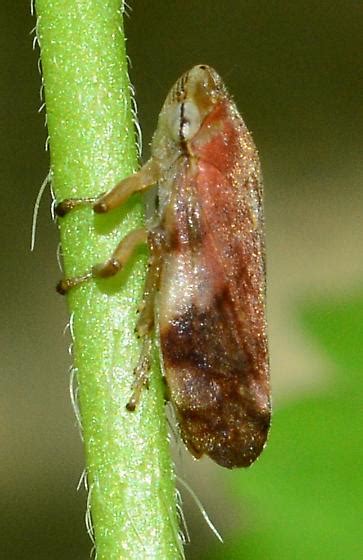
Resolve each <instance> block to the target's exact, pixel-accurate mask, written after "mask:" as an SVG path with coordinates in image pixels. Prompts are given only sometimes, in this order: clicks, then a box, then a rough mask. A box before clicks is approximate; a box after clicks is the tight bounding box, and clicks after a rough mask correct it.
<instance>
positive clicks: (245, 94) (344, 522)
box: [0, 0, 363, 560]
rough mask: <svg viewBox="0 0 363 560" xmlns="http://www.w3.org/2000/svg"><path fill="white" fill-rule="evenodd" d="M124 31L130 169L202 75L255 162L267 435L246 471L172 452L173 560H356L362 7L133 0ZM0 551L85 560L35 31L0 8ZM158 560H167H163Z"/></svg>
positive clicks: (24, 10)
mask: <svg viewBox="0 0 363 560" xmlns="http://www.w3.org/2000/svg"><path fill="white" fill-rule="evenodd" d="M130 3H131V8H132V11H131V12H130V17H129V18H128V19H126V22H125V25H126V30H127V37H128V43H127V47H128V54H129V56H130V58H131V61H132V69H131V70H130V74H131V78H132V81H133V83H134V85H135V88H136V94H137V102H138V106H139V118H140V122H141V126H142V129H143V136H144V158H146V157H147V155H148V153H149V141H150V139H151V135H152V132H153V130H154V127H155V123H156V119H157V115H158V112H159V110H160V107H161V104H162V102H163V99H164V97H165V95H166V93H167V91H168V89H169V87H170V86H171V85H172V83H173V82H174V81H175V79H176V78H177V77H178V76H179V75H180V74H181V73H182V72H183V71H185V70H187V69H188V68H189V67H191V66H193V65H194V64H197V63H207V64H209V65H212V66H214V67H215V68H216V69H217V70H218V72H219V73H220V74H221V76H222V77H223V78H224V80H225V82H226V83H227V85H228V88H229V90H230V92H232V93H233V95H234V97H235V100H236V102H237V105H238V107H239V108H240V111H241V113H242V114H243V116H244V118H245V120H246V122H247V124H248V126H249V128H250V130H251V131H252V132H253V135H254V139H255V142H256V144H257V146H258V148H259V150H260V154H261V159H262V164H263V170H264V176H265V185H266V197H265V198H266V200H265V206H266V221H267V250H268V296H269V300H268V313H269V331H270V339H271V367H272V386H273V392H274V405H275V406H274V408H275V415H274V423H273V427H272V433H271V438H270V442H269V446H268V447H267V449H266V451H265V452H264V454H263V456H262V457H261V459H260V460H259V462H258V463H257V464H256V465H255V466H253V467H252V468H251V469H249V470H247V471H239V472H237V471H236V472H235V471H234V472H229V471H224V470H222V469H220V468H218V467H216V466H214V465H212V464H211V463H210V462H209V461H208V460H205V461H204V460H203V461H201V462H199V463H196V462H194V461H192V460H191V459H190V458H189V457H188V456H186V455H184V453H182V458H181V459H178V473H179V475H180V476H181V477H182V478H183V479H184V480H186V481H187V483H188V484H189V485H190V486H191V487H192V488H193V490H194V492H195V493H196V494H197V495H198V497H199V499H200V500H201V501H202V503H203V504H204V507H205V508H206V511H207V512H208V514H209V515H210V517H211V518H212V519H213V520H214V522H215V524H216V526H217V527H218V529H219V530H220V531H221V532H222V534H223V536H224V540H225V542H226V544H225V545H224V546H222V545H220V544H219V543H218V542H217V541H216V540H215V539H214V537H213V535H212V533H211V531H210V529H209V528H208V527H207V526H206V524H205V522H204V521H203V517H202V515H201V513H200V512H199V510H198V508H197V506H196V504H195V503H194V502H193V501H192V500H191V499H190V498H189V497H188V495H187V494H186V493H185V491H184V490H183V488H181V491H182V494H183V496H184V514H185V517H186V519H187V522H188V525H189V530H190V535H191V544H190V545H189V546H188V547H187V549H186V555H187V558H188V559H191V560H196V559H202V560H203V559H205V560H206V559H207V558H208V559H222V558H224V559H229V560H230V559H231V560H240V559H241V560H242V559H243V560H245V559H248V560H258V559H260V558H261V559H262V558H263V559H264V560H266V559H268V560H275V559H276V560H284V559H286V560H296V559H300V558H301V559H303V558H304V559H307V558H308V559H309V560H310V559H315V558H316V559H317V558H319V559H320V558H329V559H330V560H331V559H336V560H340V559H343V558H344V560H350V559H352V560H353V559H358V558H361V557H363V556H362V555H363V549H362V539H361V527H360V524H361V519H362V513H363V511H362V503H363V492H362V466H363V460H362V442H361V436H362V427H361V426H362V422H361V410H362V407H361V404H362V400H361V390H362V372H363V351H362V346H363V345H362V333H363V327H362V324H363V289H362V278H363V258H362V255H363V233H362V221H363V190H362V177H363V170H362V163H361V152H362V132H363V130H362V129H363V124H362V122H363V121H362V91H361V87H360V86H361V84H362V80H361V78H362V73H361V68H362V64H361V58H362V46H363V45H362V43H363V41H362V23H363V22H362V19H363V18H362V6H361V5H360V3H359V2H353V1H349V0H348V1H347V0H346V1H335V2H326V1H298V2H284V1H282V0H276V1H273V2H268V1H259V0H254V1H246V2H236V1H234V2H232V1H229V0H225V1H224V2H223V3H221V2H215V1H210V2H205V3H201V2H196V1H189V2H159V3H158V2H149V1H143V2H130ZM0 10H1V22H2V31H1V34H0V45H1V48H0V58H1V80H0V88H1V109H0V118H1V130H0V131H1V138H0V159H1V166H0V172H1V189H2V204H1V210H0V211H1V221H0V227H1V256H2V258H1V261H2V270H3V274H2V277H1V294H2V309H3V312H2V317H3V320H2V324H1V346H2V348H1V350H2V360H1V369H2V372H1V385H2V388H1V392H0V399H1V403H0V418H1V420H0V445H1V461H0V550H1V551H2V557H4V558H9V559H10V558H11V559H14V560H17V559H25V558H26V559H27V560H33V559H34V560H42V559H48V558H52V559H53V560H65V559H69V558H74V559H76V558H77V559H78V558H79V559H80V560H81V559H86V558H88V555H89V550H90V548H91V543H90V542H89V540H88V537H87V536H86V530H85V527H84V523H83V517H84V510H85V499H86V496H85V493H84V492H83V491H80V492H78V493H77V492H76V486H77V482H78V479H79V476H80V474H81V472H82V469H83V456H82V446H81V442H80V439H79V435H78V431H77V429H76V427H75V418H74V415H73V411H72V408H71V405H70V399H69V393H68V387H69V378H68V366H69V364H70V359H69V357H68V355H67V347H68V343H69V340H68V339H67V337H66V336H63V334H62V331H63V328H64V326H65V324H66V322H67V314H66V308H65V304H64V301H63V300H61V298H58V297H57V295H56V294H55V291H54V285H55V283H56V281H57V279H58V278H59V270H58V265H57V261H56V249H57V243H58V237H57V231H56V226H55V225H54V224H53V223H52V222H51V219H50V213H49V206H50V197H49V195H48V194H47V195H46V196H45V197H44V199H43V202H42V204H41V210H40V215H39V220H38V231H37V243H36V248H35V252H34V253H33V254H31V253H30V251H29V246H30V230H31V215H32V211H33V205H34V200H35V197H36V195H37V193H38V190H39V187H40V184H41V183H42V181H43V179H44V177H45V176H46V174H47V172H48V169H49V157H48V154H47V153H46V152H45V150H44V143H45V139H46V136H47V133H46V129H45V128H44V112H43V113H41V114H38V112H37V111H38V108H39V107H40V105H41V102H40V99H39V89H40V85H41V80H40V76H39V74H38V71H37V61H38V57H39V52H38V50H37V48H36V49H35V51H33V50H32V39H33V35H30V31H31V29H32V28H33V27H34V25H35V19H34V18H32V17H31V16H30V13H29V11H30V10H29V5H28V3H27V2H14V1H12V0H3V1H2V2H1V8H0ZM161 560H162V559H161Z"/></svg>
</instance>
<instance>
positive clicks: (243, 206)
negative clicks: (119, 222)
mask: <svg viewBox="0 0 363 560" xmlns="http://www.w3.org/2000/svg"><path fill="white" fill-rule="evenodd" d="M151 154H152V155H151V158H150V159H149V160H148V161H147V162H146V163H145V165H144V166H143V167H142V168H141V169H140V170H139V171H138V172H137V173H135V174H134V175H132V176H130V177H127V178H126V179H124V180H122V181H121V182H120V183H118V184H117V185H116V186H115V187H114V188H113V189H112V190H111V191H109V192H108V193H106V194H104V195H101V196H100V197H98V198H95V199H67V200H64V201H63V202H61V203H60V204H59V205H58V206H57V208H56V212H57V214H58V216H64V215H65V214H67V213H68V212H69V211H70V210H72V209H73V208H75V207H77V206H79V205H82V204H91V205H92V207H93V210H94V211H95V212H97V213H104V212H108V211H109V210H111V209H113V208H114V207H116V206H118V205H120V204H122V202H124V201H125V200H126V199H127V198H128V197H129V196H131V195H132V194H133V193H135V192H136V191H144V190H146V189H149V188H152V187H153V186H154V185H157V191H156V192H157V194H156V198H155V200H156V203H155V204H154V209H153V212H152V216H151V217H150V218H149V219H148V221H147V227H146V228H140V229H137V230H135V231H131V232H130V233H129V234H128V235H127V236H126V237H125V238H124V239H123V240H122V241H121V242H120V244H119V245H118V247H117V248H116V250H115V251H114V253H113V255H112V257H111V258H110V259H109V260H108V261H106V262H105V263H103V264H101V265H96V266H95V267H93V269H92V270H91V271H88V272H87V273H86V274H84V275H82V276H78V277H75V278H68V279H64V280H61V282H60V283H59V284H58V288H57V289H58V291H59V292H60V293H66V292H67V291H68V290H69V289H71V288H72V287H74V286H77V285H78V284H80V283H82V282H84V281H86V280H89V279H91V278H97V277H107V276H112V275H114V274H116V273H117V272H118V271H119V270H120V269H121V268H122V267H123V266H124V264H125V263H126V262H127V260H128V258H129V257H130V255H131V254H132V252H133V251H134V249H135V247H136V246H137V245H139V244H140V243H148V245H149V248H150V263H149V271H148V276H147V280H146V285H145V291H144V299H143V304H142V306H141V313H140V317H139V321H138V324H137V331H138V333H139V335H140V337H141V338H142V339H143V344H142V350H141V356H140V360H139V364H138V366H137V367H136V369H135V379H134V385H133V394H132V396H131V398H130V401H129V402H128V404H127V408H128V409H129V410H134V409H135V407H136V406H137V403H138V401H139V399H140V395H141V391H142V387H143V386H144V385H146V384H147V379H148V371H149V362H150V354H151V344H152V343H151V341H152V335H153V331H154V327H157V330H158V332H159V336H160V349H161V360H162V364H163V372H164V375H165V378H166V384H167V388H168V393H169V398H170V400H171V402H172V403H173V405H174V407H175V410H176V415H177V418H178V422H179V426H180V431H181V436H182V438H183V440H184V442H185V444H186V446H187V447H188V449H189V450H190V452H191V453H192V454H193V455H194V456H195V457H198V458H199V457H201V456H202V455H203V454H206V455H209V457H211V458H212V459H213V460H214V461H216V462H217V463H218V464H219V465H222V466H224V467H227V468H233V467H246V466H249V465H250V464H251V463H252V462H253V461H254V460H255V459H256V458H257V457H258V456H259V455H260V453H261V451H262V449H263V447H264V445H265V442H266V438H267V434H268V429H269V423H270V390H269V365H268V350H267V338H266V322H265V262H264V260H265V259H264V219H263V206H262V178H261V171H260V163H259V158H258V153H257V150H256V148H255V145H254V143H253V140H252V138H251V135H250V133H249V132H248V130H247V127H246V125H245V123H244V121H243V119H242V118H241V116H240V115H239V113H238V111H237V108H236V106H235V104H234V102H233V100H232V99H231V97H230V96H229V94H228V92H227V90H226V88H225V86H224V83H223V82H222V79H221V78H220V77H219V75H218V74H217V72H216V71H215V70H213V69H212V68H210V67H208V66H205V65H199V66H195V67H194V68H192V69H191V70H190V71H189V72H186V73H185V74H183V75H182V76H181V78H180V79H179V80H178V81H177V82H176V83H175V85H174V86H173V88H172V89H171V91H170V93H169V94H168V96H167V98H166V100H165V103H164V105H163V107H162V110H161V113H160V116H159V121H158V126H157V129H156V132H155V134H154V137H153V140H152V146H151Z"/></svg>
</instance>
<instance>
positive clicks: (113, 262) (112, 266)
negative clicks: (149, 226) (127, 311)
mask: <svg viewBox="0 0 363 560" xmlns="http://www.w3.org/2000/svg"><path fill="white" fill-rule="evenodd" d="M147 236H148V233H147V230H146V229H145V228H140V229H135V230H133V231H131V232H130V233H128V234H127V235H126V237H124V238H123V239H122V241H120V243H119V244H118V246H117V247H116V249H115V251H114V252H113V254H112V256H111V258H110V259H108V260H107V261H106V262H104V263H100V264H97V265H95V266H93V267H92V269H91V270H89V271H88V272H86V273H85V274H82V275H81V276H75V277H73V278H64V279H63V280H61V281H60V282H59V283H58V284H57V292H59V293H60V294H62V295H64V294H66V293H67V292H68V291H69V290H70V289H71V288H73V287H74V286H78V285H79V284H82V283H83V282H86V281H87V280H90V279H91V278H108V277H109V276H114V275H115V274H117V272H119V271H120V270H121V268H122V267H123V266H125V264H126V263H127V261H128V260H129V258H130V257H131V255H132V253H133V252H134V250H135V248H136V247H137V246H138V245H141V244H142V243H146V242H147Z"/></svg>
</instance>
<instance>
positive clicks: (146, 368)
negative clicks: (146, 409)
mask: <svg viewBox="0 0 363 560" xmlns="http://www.w3.org/2000/svg"><path fill="white" fill-rule="evenodd" d="M148 243H149V247H150V252H151V258H150V262H149V270H148V274H147V277H146V283H145V288H144V296H143V302H142V304H141V306H140V308H139V312H140V316H139V320H138V322H137V325H136V329H135V330H136V332H137V334H138V336H139V337H140V338H142V339H143V343H142V348H141V353H140V358H139V362H138V364H137V366H136V368H135V371H134V375H135V379H134V383H133V392H132V395H131V398H130V400H129V402H128V403H127V405H126V408H127V410H130V411H133V410H135V408H136V407H137V405H138V403H139V401H140V396H141V392H142V389H143V387H147V386H148V383H149V373H150V366H151V357H152V349H153V344H152V342H153V329H154V321H155V296H156V293H157V290H158V288H159V280H160V271H161V264H162V251H163V233H162V232H161V231H159V230H153V231H151V232H150V233H149V238H148Z"/></svg>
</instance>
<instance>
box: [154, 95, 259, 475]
mask: <svg viewBox="0 0 363 560" xmlns="http://www.w3.org/2000/svg"><path fill="white" fill-rule="evenodd" d="M169 181H170V182H171V185H170V188H171V199H170V203H169V204H168V207H167V211H166V212H165V215H164V224H163V228H164V231H165V232H166V250H165V255H164V259H163V265H162V271H161V282H160V294H159V311H158V312H159V326H160V344H161V353H162V357H163V365H164V371H165V376H166V381H167V384H168V387H169V391H170V399H171V401H172V403H173V404H174V405H175V409H176V412H177V416H178V418H179V422H180V428H181V433H182V437H183V440H184V442H185V443H186V445H187V447H188V448H189V450H190V451H191V453H192V454H193V455H194V456H195V457H200V456H202V455H203V454H207V455H209V456H210V457H211V458H212V459H213V460H214V461H216V462H217V463H219V464H220V465H222V466H224V467H228V468H233V467H240V466H248V465H250V464H251V463H252V462H253V461H254V460H255V459H256V457H258V455H259V454H260V453H261V451H262V449H263V446H264V444H265V441H266V437H267V432H268V427H269V421H270V401H269V381H268V354H267V343H266V325H265V304H264V300H265V265H264V241H263V215H262V211H263V210H262V201H261V188H262V187H261V173H260V166H259V160H258V155H257V151H256V149H255V146H254V144H253V141H252V139H251V136H250V134H249V132H248V130H247V128H246V126H245V124H244V122H243V120H242V119H241V117H240V116H239V114H238V112H237V110H236V108H235V106H234V104H233V102H231V100H230V99H222V100H221V102H220V103H219V104H218V105H217V106H216V107H215V108H214V111H213V113H212V114H210V115H209V116H208V117H207V118H206V119H205V121H204V122H203V124H202V126H201V128H200V130H199V132H198V134H196V135H195V137H194V138H193V140H192V142H191V143H190V145H189V146H188V151H187V152H186V153H185V154H184V155H183V156H181V157H180V158H179V159H178V160H177V162H176V163H174V165H173V168H172V169H171V171H170V173H169Z"/></svg>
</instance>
